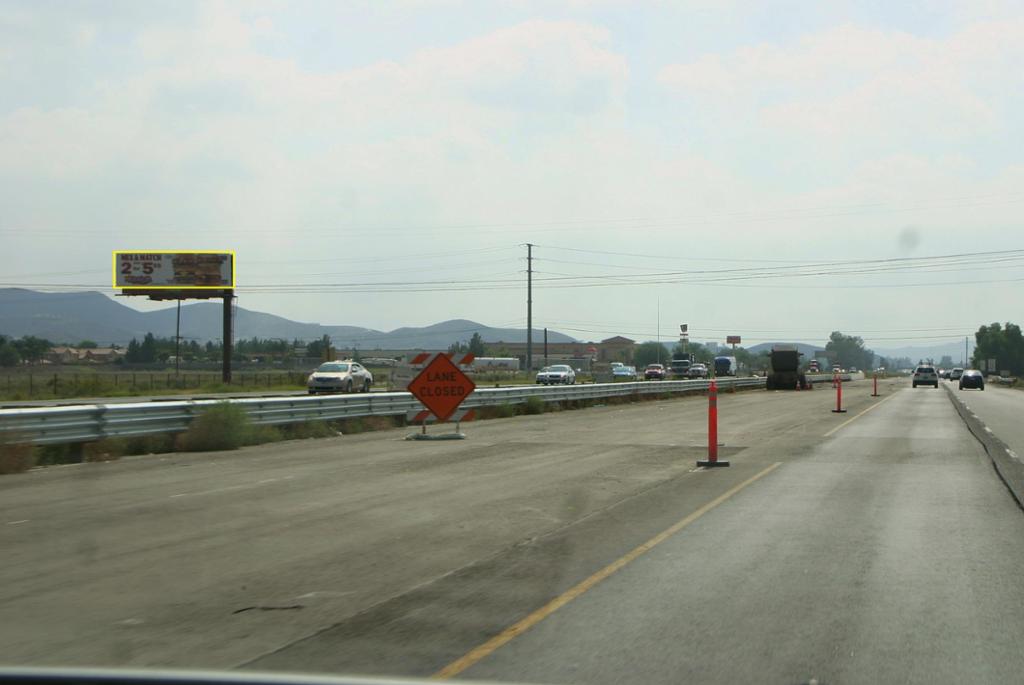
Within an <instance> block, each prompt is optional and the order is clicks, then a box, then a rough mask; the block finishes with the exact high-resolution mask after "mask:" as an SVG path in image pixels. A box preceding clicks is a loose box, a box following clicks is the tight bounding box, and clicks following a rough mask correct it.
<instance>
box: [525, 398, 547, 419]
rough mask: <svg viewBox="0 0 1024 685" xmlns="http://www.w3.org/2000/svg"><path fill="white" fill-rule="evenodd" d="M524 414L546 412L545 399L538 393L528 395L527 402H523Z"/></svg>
mask: <svg viewBox="0 0 1024 685" xmlns="http://www.w3.org/2000/svg"><path fill="white" fill-rule="evenodd" d="M523 413H524V414H543V413H544V400H543V399H541V398H540V397H537V396H536V395H534V396H532V397H527V398H526V402H525V403H524V404H523Z"/></svg>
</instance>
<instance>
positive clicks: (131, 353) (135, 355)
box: [124, 338, 142, 364]
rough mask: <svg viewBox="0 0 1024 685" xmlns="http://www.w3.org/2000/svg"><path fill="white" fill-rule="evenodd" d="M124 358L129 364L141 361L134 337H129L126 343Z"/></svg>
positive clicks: (137, 343)
mask: <svg viewBox="0 0 1024 685" xmlns="http://www.w3.org/2000/svg"><path fill="white" fill-rule="evenodd" d="M124 360H125V361H126V362H128V363H129V364H137V363H139V362H140V361H142V356H141V355H140V354H139V341H138V340H136V339H135V338H132V339H131V342H129V343H128V349H127V350H125V353H124Z"/></svg>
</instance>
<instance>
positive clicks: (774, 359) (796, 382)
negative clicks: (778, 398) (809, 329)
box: [765, 345, 807, 390]
mask: <svg viewBox="0 0 1024 685" xmlns="http://www.w3.org/2000/svg"><path fill="white" fill-rule="evenodd" d="M802 356H803V355H802V354H801V352H800V351H799V350H797V348H796V346H795V345H775V346H773V347H772V351H771V354H770V355H769V356H768V359H769V361H770V363H771V366H772V370H771V372H770V373H769V374H768V378H767V379H766V384H765V387H766V388H767V389H768V390H797V389H800V390H806V389H807V376H806V375H804V374H802V373H800V357H802Z"/></svg>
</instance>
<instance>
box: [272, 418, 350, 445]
mask: <svg viewBox="0 0 1024 685" xmlns="http://www.w3.org/2000/svg"><path fill="white" fill-rule="evenodd" d="M282 432H283V433H284V438H285V439H287V440H305V439H306V438H331V437H334V436H335V435H337V434H338V431H337V430H336V429H335V428H332V427H331V424H329V423H327V422H326V421H307V422H305V423H290V424H288V425H287V426H283V427H282Z"/></svg>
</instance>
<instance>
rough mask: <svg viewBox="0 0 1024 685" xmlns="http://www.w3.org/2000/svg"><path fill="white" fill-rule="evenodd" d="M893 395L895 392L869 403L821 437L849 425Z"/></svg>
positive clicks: (825, 436)
mask: <svg viewBox="0 0 1024 685" xmlns="http://www.w3.org/2000/svg"><path fill="white" fill-rule="evenodd" d="M894 397H896V395H895V394H893V395H889V396H888V397H886V398H885V399H884V400H881V401H880V402H876V403H874V404H872V405H871V406H870V407H868V408H867V409H865V410H864V411H862V412H861V413H859V414H857V415H856V416H851V417H850V418H848V419H846V420H845V421H843V422H842V423H841V424H839V425H838V426H836V427H835V428H833V429H832V430H830V431H829V432H828V433H825V435H823V436H822V437H824V438H827V437H828V436H830V435H832V434H833V433H835V432H836V431H837V430H839V429H840V428H842V427H843V426H847V425H849V424H851V423H853V422H854V421H856V420H857V419H859V418H860V417H862V416H864V415H865V414H867V413H868V412H869V411H871V410H872V409H874V408H875V407H877V406H878V405H880V404H885V403H886V402H888V401H889V400H891V399H892V398H894Z"/></svg>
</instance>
